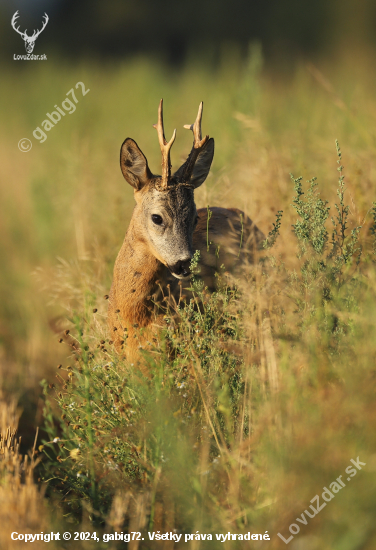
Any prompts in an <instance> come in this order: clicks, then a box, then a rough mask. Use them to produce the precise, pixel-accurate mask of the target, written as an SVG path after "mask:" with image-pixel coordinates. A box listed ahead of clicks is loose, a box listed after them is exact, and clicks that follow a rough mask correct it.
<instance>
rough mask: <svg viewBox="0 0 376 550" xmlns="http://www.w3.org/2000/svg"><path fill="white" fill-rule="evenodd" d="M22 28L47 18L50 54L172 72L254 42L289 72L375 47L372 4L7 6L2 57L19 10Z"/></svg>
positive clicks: (12, 1) (85, 1)
mask: <svg viewBox="0 0 376 550" xmlns="http://www.w3.org/2000/svg"><path fill="white" fill-rule="evenodd" d="M16 10H19V11H20V23H21V27H22V26H24V28H28V29H29V30H31V29H32V28H37V27H38V25H39V22H40V21H41V18H42V15H43V13H44V12H48V15H49V17H50V21H51V22H50V26H49V28H48V31H46V32H45V33H44V35H43V39H42V38H40V42H41V41H42V40H43V45H44V47H45V48H47V49H48V51H49V52H50V54H52V52H53V54H54V55H55V56H56V55H57V54H60V55H61V56H63V57H64V59H66V60H69V61H71V62H77V61H78V60H80V59H83V58H84V59H87V58H91V59H96V60H101V61H103V62H109V61H115V60H122V61H124V60H125V59H131V58H132V57H133V56H135V55H139V54H146V55H147V56H151V57H154V58H158V59H163V60H164V61H165V62H166V63H169V64H172V65H173V66H178V65H181V64H182V63H184V62H186V61H187V59H189V58H190V57H194V56H200V58H201V60H203V59H204V60H205V62H206V63H208V65H209V66H214V65H216V64H218V62H219V61H220V58H221V55H222V54H223V51H224V50H230V51H231V49H233V48H234V49H236V50H238V51H239V52H240V53H241V54H242V55H246V52H247V48H248V44H249V42H250V41H258V42H260V44H261V45H262V48H263V52H264V56H265V59H266V61H267V63H268V64H269V63H274V64H275V65H279V66H280V68H282V69H284V68H285V67H286V66H287V67H288V66H290V67H291V64H293V63H294V62H295V61H296V60H297V59H299V58H302V57H305V56H316V57H317V56H320V55H325V56H328V55H332V54H333V53H335V54H336V53H338V50H339V49H342V48H343V47H350V48H351V49H353V48H357V47H359V46H367V47H368V46H369V47H375V43H376V36H375V32H374V30H375V25H376V4H375V2H373V1H372V0H363V1H362V2H356V1H355V0H341V1H340V0H331V1H330V2H325V1H324V0H317V1H316V2H307V1H305V2H304V1H303V2H302V1H299V0H285V1H284V2H283V3H281V2H279V1H278V0H264V1H261V0H250V1H249V2H244V1H242V0H233V1H232V2H226V1H225V0H216V1H214V0H205V1H204V2H199V1H197V0H194V1H192V2H174V1H173V0H163V1H162V0H140V1H137V2H136V1H135V0H110V1H109V2H103V1H102V2H101V1H100V0H92V1H89V0H82V1H81V2H75V1H74V0H64V1H63V0H54V1H53V2H51V1H50V2H48V1H45V0H34V1H30V0H19V1H17V0H3V1H2V7H1V23H0V25H1V38H0V45H1V55H2V57H3V59H4V60H8V61H9V59H10V55H9V54H12V53H13V51H14V48H15V47H16V46H17V44H18V39H17V36H16V34H14V33H12V32H11V31H10V29H9V20H10V18H11V16H12V15H13V13H14V11H16Z"/></svg>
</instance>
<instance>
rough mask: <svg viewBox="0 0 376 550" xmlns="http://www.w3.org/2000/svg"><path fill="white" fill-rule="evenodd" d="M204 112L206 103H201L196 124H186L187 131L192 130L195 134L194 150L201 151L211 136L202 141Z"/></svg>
mask: <svg viewBox="0 0 376 550" xmlns="http://www.w3.org/2000/svg"><path fill="white" fill-rule="evenodd" d="M203 110H204V103H203V102H202V101H201V103H200V105H199V107H198V113H197V117H196V120H195V122H194V123H193V124H184V128H186V129H187V130H192V132H193V139H194V141H193V148H194V149H201V147H203V146H204V145H205V143H206V142H207V141H208V139H209V136H205V137H204V138H203V139H201V119H202V111H203Z"/></svg>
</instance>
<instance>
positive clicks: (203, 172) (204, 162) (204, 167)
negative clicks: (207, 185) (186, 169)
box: [189, 138, 214, 189]
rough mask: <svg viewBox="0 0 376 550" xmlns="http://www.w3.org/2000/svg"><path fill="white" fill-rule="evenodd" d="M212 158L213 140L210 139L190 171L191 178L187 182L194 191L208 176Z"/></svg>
mask: <svg viewBox="0 0 376 550" xmlns="http://www.w3.org/2000/svg"><path fill="white" fill-rule="evenodd" d="M213 157H214V139H213V138H210V139H209V141H208V142H207V144H206V145H205V147H204V149H203V150H202V151H201V153H200V154H199V155H198V157H197V160H196V162H195V165H194V168H193V171H192V175H191V178H190V180H189V183H191V184H192V185H193V186H194V188H195V189H197V187H200V185H202V184H203V183H204V181H205V180H206V178H207V176H208V174H209V170H210V166H211V163H212V161H213Z"/></svg>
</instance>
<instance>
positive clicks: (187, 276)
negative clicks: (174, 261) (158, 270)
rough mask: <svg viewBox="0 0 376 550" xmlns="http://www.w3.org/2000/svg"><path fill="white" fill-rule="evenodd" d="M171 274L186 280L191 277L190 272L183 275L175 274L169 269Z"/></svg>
mask: <svg viewBox="0 0 376 550" xmlns="http://www.w3.org/2000/svg"><path fill="white" fill-rule="evenodd" d="M171 275H173V276H174V277H175V278H176V279H181V280H187V279H190V277H191V274H189V275H186V276H185V277H184V276H183V275H176V273H173V272H172V271H171Z"/></svg>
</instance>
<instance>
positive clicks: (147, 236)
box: [120, 99, 214, 279]
mask: <svg viewBox="0 0 376 550" xmlns="http://www.w3.org/2000/svg"><path fill="white" fill-rule="evenodd" d="M202 110H203V104H202V103H201V104H200V107H199V110H198V115H197V118H196V121H195V123H194V124H192V125H189V126H185V128H189V129H191V130H192V131H193V136H194V141H193V146H192V150H191V152H190V154H189V156H188V158H187V160H186V161H185V163H184V164H183V165H182V166H181V167H180V168H179V169H178V170H177V171H176V172H175V173H174V174H173V175H171V163H170V150H171V147H172V145H173V143H174V141H175V137H176V130H174V133H173V136H172V138H171V140H170V141H169V142H167V141H166V138H165V135H164V128H163V100H162V99H161V101H160V104H159V109H158V123H157V124H155V125H154V128H156V130H157V133H158V140H159V146H160V149H161V153H162V170H161V171H162V174H161V175H160V176H157V175H153V174H152V173H151V171H150V169H149V166H148V162H147V160H146V157H145V156H144V154H143V153H142V151H141V150H140V149H139V147H138V145H137V143H136V142H135V141H133V139H130V138H127V139H126V140H125V141H124V143H123V144H122V146H121V150H120V167H121V171H122V173H123V176H124V178H125V179H126V181H127V182H128V183H129V184H130V185H131V186H132V187H133V188H134V196H135V200H136V208H135V211H134V214H133V217H132V221H133V224H134V225H133V227H134V231H135V235H136V238H138V239H141V240H142V241H143V243H144V245H145V246H147V248H148V251H149V252H151V253H152V254H153V255H154V256H155V257H156V258H157V259H158V260H159V261H160V262H162V263H163V264H164V265H165V266H166V267H168V268H169V270H170V271H171V273H172V274H173V275H174V276H175V277H176V278H178V279H184V278H186V277H187V276H189V274H190V271H189V264H190V261H191V259H192V256H193V245H192V237H193V231H194V229H195V226H196V223H197V211H196V205H195V202H194V196H193V192H194V189H197V187H199V186H200V185H202V184H203V183H204V181H205V179H206V177H207V175H208V173H209V170H210V166H211V163H212V160H213V156H214V140H213V138H211V139H209V136H205V137H204V138H203V139H202V137H201V118H202Z"/></svg>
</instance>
